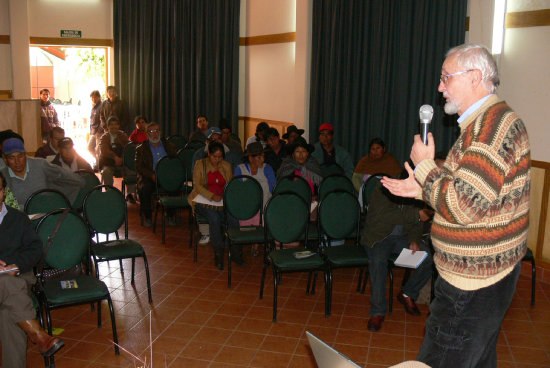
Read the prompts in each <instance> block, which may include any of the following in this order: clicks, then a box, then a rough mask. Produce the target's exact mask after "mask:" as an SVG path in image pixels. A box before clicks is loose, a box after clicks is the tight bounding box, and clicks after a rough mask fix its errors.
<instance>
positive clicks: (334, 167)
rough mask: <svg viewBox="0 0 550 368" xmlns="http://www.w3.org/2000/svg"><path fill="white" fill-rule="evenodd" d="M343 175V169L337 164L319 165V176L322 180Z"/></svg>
mask: <svg viewBox="0 0 550 368" xmlns="http://www.w3.org/2000/svg"><path fill="white" fill-rule="evenodd" d="M335 174H336V175H345V172H344V169H342V166H340V165H338V164H337V163H332V164H322V165H321V176H322V177H323V178H326V177H327V176H330V175H335Z"/></svg>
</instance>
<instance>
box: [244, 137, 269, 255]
mask: <svg viewBox="0 0 550 368" xmlns="http://www.w3.org/2000/svg"><path fill="white" fill-rule="evenodd" d="M264 152H265V151H264V148H263V147H262V144H261V143H260V142H253V143H250V144H249V145H248V146H247V147H246V152H245V154H244V157H245V158H246V162H245V163H243V164H240V165H239V166H237V167H236V168H235V176H238V175H249V176H252V177H253V178H254V179H256V180H257V181H258V183H260V185H261V187H262V191H263V194H264V196H263V204H264V205H265V204H266V203H267V201H268V200H269V198H271V193H273V188H274V187H275V173H274V172H273V169H272V168H271V166H270V165H269V164H266V163H264V161H265V155H264ZM259 225H260V212H258V213H257V214H256V216H254V217H253V218H251V219H249V220H241V221H240V226H259ZM258 248H259V245H258V244H254V246H253V247H252V255H253V256H257V255H258V254H259V251H258Z"/></svg>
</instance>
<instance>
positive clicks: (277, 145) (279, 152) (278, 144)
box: [265, 128, 288, 172]
mask: <svg viewBox="0 0 550 368" xmlns="http://www.w3.org/2000/svg"><path fill="white" fill-rule="evenodd" d="M267 145H268V146H269V149H268V150H267V152H266V153H265V162H266V163H268V164H269V165H270V166H271V167H272V168H273V171H275V172H277V170H279V167H281V163H282V162H283V159H284V158H285V157H288V152H287V145H286V142H285V141H283V140H281V139H280V138H279V131H278V130H277V129H275V128H269V130H268V131H267Z"/></svg>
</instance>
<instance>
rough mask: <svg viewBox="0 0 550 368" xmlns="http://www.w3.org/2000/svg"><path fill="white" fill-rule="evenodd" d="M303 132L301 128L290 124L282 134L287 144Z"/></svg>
mask: <svg viewBox="0 0 550 368" xmlns="http://www.w3.org/2000/svg"><path fill="white" fill-rule="evenodd" d="M302 134H304V130H303V129H298V128H297V127H296V126H295V125H291V126H289V127H288V128H286V133H285V134H283V139H285V140H286V143H287V144H292V143H293V142H294V140H295V139H296V138H298V137H301V136H302Z"/></svg>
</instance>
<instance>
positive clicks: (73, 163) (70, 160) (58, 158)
mask: <svg viewBox="0 0 550 368" xmlns="http://www.w3.org/2000/svg"><path fill="white" fill-rule="evenodd" d="M58 148H59V153H58V154H57V155H55V158H54V159H53V160H52V164H54V165H57V166H61V167H64V168H66V169H69V170H71V171H72V172H76V171H78V170H88V171H92V167H91V166H90V164H89V163H88V162H86V160H84V159H83V158H82V157H80V155H79V154H78V153H76V151H75V149H74V143H73V140H72V139H71V138H69V137H65V138H63V139H61V140H60V141H59V143H58Z"/></svg>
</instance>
